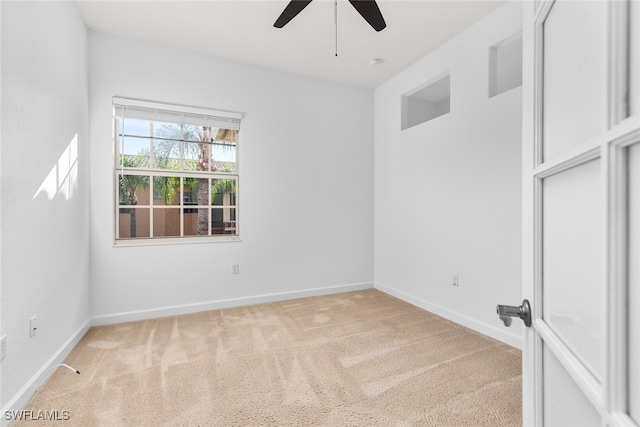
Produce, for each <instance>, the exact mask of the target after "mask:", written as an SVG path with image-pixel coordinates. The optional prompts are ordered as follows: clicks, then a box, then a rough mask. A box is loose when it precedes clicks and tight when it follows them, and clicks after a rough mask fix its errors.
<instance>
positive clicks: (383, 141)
mask: <svg viewBox="0 0 640 427" xmlns="http://www.w3.org/2000/svg"><path fill="white" fill-rule="evenodd" d="M521 26H522V23H521V6H520V4H518V3H517V2H510V3H507V4H506V5H505V6H503V7H501V8H500V9H498V10H497V11H496V12H494V13H492V14H491V15H489V16H488V17H486V18H485V19H483V20H482V21H480V22H478V23H477V24H475V25H474V26H472V27H470V28H469V29H467V30H466V31H464V32H463V33H461V34H460V35H458V36H457V37H455V38H454V39H452V40H450V41H449V42H448V43H446V44H445V45H443V46H442V47H441V48H439V49H437V50H436V51H434V52H433V53H431V54H429V55H428V56H426V57H425V58H423V59H422V60H420V61H419V62H417V63H416V64H414V65H413V66H411V67H409V68H408V69H406V70H405V71H403V72H402V73H400V74H399V75H397V76H396V77H394V78H393V79H391V80H389V81H388V82H386V83H385V84H384V85H382V86H380V87H379V88H377V89H376V91H375V273H374V280H375V283H376V286H377V287H380V288H381V289H383V290H386V291H388V292H391V293H393V294H395V295H397V296H400V297H402V298H404V299H407V300H408V301H411V302H413V303H415V304H418V305H421V306H423V307H425V308H428V309H430V310H432V311H434V312H436V313H438V314H441V315H443V316H445V317H449V318H451V319H452V320H455V321H457V322H460V323H463V324H465V325H467V326H471V327H473V328H475V329H478V330H479V331H480V332H483V333H485V334H489V335H492V336H494V337H497V338H499V339H502V340H504V341H506V342H508V343H511V344H513V345H518V343H519V342H520V336H519V332H520V327H521V326H520V324H519V322H514V326H513V327H512V328H511V329H509V330H507V329H505V328H503V327H502V325H501V323H500V322H499V320H498V318H497V317H496V315H495V306H496V304H499V303H501V304H516V305H517V304H519V303H520V301H521V289H520V265H521V260H520V251H521V248H520V244H521V239H520V194H521V193H520V182H521V177H520V171H521V166H520V162H521V160H520V152H521V147H520V145H521V127H522V126H521V120H522V119H521V98H522V96H521V88H516V89H513V90H510V91H508V92H505V93H503V94H501V95H499V96H496V97H493V98H489V97H488V93H489V89H488V84H489V75H488V72H489V47H490V46H492V45H495V44H496V43H499V42H500V41H502V40H504V39H506V38H508V37H510V36H512V35H514V34H516V33H518V32H520V31H521ZM447 71H448V72H450V74H451V112H450V113H449V114H447V115H444V116H441V117H438V118H436V119H434V120H432V121H428V122H425V123H422V124H420V125H417V126H414V127H412V128H409V129H406V130H404V131H401V130H400V117H401V112H400V108H401V96H402V95H404V94H407V93H410V92H412V91H413V90H414V89H416V88H419V87H420V86H421V85H423V84H425V83H428V82H429V81H430V80H432V79H434V78H437V77H439V76H441V75H442V74H443V73H446V72H447ZM453 275H459V281H460V286H459V287H454V286H452V285H451V283H452V276H453Z"/></svg>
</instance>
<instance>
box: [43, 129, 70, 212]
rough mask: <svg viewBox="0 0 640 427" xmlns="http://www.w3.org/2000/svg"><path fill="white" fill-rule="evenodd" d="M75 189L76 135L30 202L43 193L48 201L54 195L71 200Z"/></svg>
mask: <svg viewBox="0 0 640 427" xmlns="http://www.w3.org/2000/svg"><path fill="white" fill-rule="evenodd" d="M77 189H78V134H75V136H74V137H73V139H71V142H69V144H68V145H67V148H65V150H64V151H63V153H62V154H61V155H60V157H59V158H58V161H57V162H56V163H55V164H54V165H53V167H52V168H51V171H49V174H48V175H47V177H46V178H45V179H44V181H42V184H41V185H40V188H38V190H37V191H36V193H35V194H34V195H33V199H32V200H35V199H36V198H37V197H38V195H39V194H41V193H45V194H46V195H47V198H48V199H49V200H53V199H54V197H55V196H56V194H59V195H61V196H62V197H64V199H65V200H71V198H72V197H73V194H74V193H75V191H76V190H77Z"/></svg>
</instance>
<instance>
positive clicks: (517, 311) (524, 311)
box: [496, 299, 531, 327]
mask: <svg viewBox="0 0 640 427" xmlns="http://www.w3.org/2000/svg"><path fill="white" fill-rule="evenodd" d="M496 311H497V312H498V316H499V317H500V320H502V322H503V323H504V326H507V327H508V326H511V320H512V319H511V318H512V317H519V318H521V319H522V321H523V322H524V324H525V326H527V327H529V326H531V306H530V305H529V301H528V300H526V299H525V300H523V301H522V305H520V306H518V307H515V306H512V305H498V306H497V307H496Z"/></svg>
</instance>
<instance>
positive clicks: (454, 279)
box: [451, 274, 460, 288]
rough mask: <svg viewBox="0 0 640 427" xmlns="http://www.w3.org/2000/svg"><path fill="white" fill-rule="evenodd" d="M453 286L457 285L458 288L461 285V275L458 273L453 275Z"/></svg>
mask: <svg viewBox="0 0 640 427" xmlns="http://www.w3.org/2000/svg"><path fill="white" fill-rule="evenodd" d="M451 284H452V285H453V286H455V287H456V288H457V287H458V286H460V276H458V275H457V274H455V275H454V276H453V283H451Z"/></svg>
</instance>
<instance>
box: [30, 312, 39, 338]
mask: <svg viewBox="0 0 640 427" xmlns="http://www.w3.org/2000/svg"><path fill="white" fill-rule="evenodd" d="M37 331H38V324H37V322H36V316H32V317H31V319H29V338H31V337H34V336H35V335H36V332H37Z"/></svg>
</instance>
